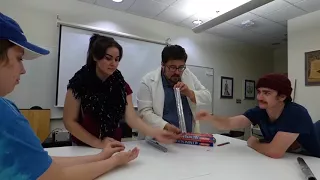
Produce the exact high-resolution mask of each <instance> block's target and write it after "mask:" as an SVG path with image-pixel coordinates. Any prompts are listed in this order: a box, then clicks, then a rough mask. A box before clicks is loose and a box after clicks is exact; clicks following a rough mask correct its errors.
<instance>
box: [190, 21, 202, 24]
mask: <svg viewBox="0 0 320 180" xmlns="http://www.w3.org/2000/svg"><path fill="white" fill-rule="evenodd" d="M192 23H193V24H196V25H199V24H201V23H202V21H201V20H194V21H192Z"/></svg>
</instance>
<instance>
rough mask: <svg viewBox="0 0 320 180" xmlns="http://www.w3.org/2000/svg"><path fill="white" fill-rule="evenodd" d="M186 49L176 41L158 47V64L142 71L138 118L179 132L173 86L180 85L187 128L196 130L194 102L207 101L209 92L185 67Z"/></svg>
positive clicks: (195, 103)
mask: <svg viewBox="0 0 320 180" xmlns="http://www.w3.org/2000/svg"><path fill="white" fill-rule="evenodd" d="M187 57H188V56H187V53H186V52H185V49H184V48H183V47H181V46H179V45H168V46H166V47H165V48H164V49H163V51H162V63H161V67H160V68H158V69H156V70H154V71H152V72H149V73H148V74H146V75H145V76H144V77H143V78H142V81H141V85H140V89H139V91H138V93H137V104H138V110H139V114H140V116H141V117H142V119H143V120H144V121H145V122H147V123H148V124H150V125H152V126H153V127H159V128H161V129H166V130H168V131H171V132H175V133H180V132H181V131H180V129H179V117H178V112H177V106H176V99H175V95H174V88H176V87H177V88H180V93H181V100H182V105H183V114H184V118H185V123H186V130H187V132H199V126H198V124H197V123H196V122H197V121H195V115H196V107H197V105H203V104H209V103H211V94H210V92H209V91H208V89H206V88H205V87H204V86H203V85H202V84H201V82H200V81H199V80H198V79H197V77H196V76H195V75H194V74H193V73H192V72H191V71H190V70H189V69H188V68H186V61H187Z"/></svg>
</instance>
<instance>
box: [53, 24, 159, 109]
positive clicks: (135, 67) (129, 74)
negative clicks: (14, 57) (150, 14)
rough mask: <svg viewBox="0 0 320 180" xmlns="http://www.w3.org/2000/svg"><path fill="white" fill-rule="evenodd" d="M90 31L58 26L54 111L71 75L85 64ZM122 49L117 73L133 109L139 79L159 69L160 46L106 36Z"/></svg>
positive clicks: (62, 101) (61, 101)
mask: <svg viewBox="0 0 320 180" xmlns="http://www.w3.org/2000/svg"><path fill="white" fill-rule="evenodd" d="M93 33H97V32H93V31H89V30H84V29H78V28H73V27H68V26H64V25H61V26H60V46H59V61H58V62H59V64H58V76H57V92H56V104H55V106H57V107H63V106H64V100H65V95H66V92H67V85H68V82H69V80H70V79H71V78H72V77H73V75H74V74H75V73H76V72H77V71H78V70H79V69H81V67H82V66H83V65H85V64H86V57H87V49H88V46H89V40H90V37H91V36H92V34H93ZM99 34H101V35H105V36H109V37H113V38H114V39H115V40H116V41H117V42H118V43H119V44H120V45H121V46H122V47H123V58H122V59H121V61H120V63H119V67H118V69H119V70H120V71H121V73H122V75H123V76H124V79H125V81H126V82H127V83H128V84H129V85H130V87H131V88H132V90H133V94H132V100H133V104H134V106H137V100H136V93H137V91H138V90H139V86H140V81H141V79H142V77H143V76H144V75H145V74H147V73H148V72H150V71H152V70H154V69H157V68H158V67H159V66H160V65H161V52H162V50H163V48H164V46H165V45H164V44H156V43H151V42H146V41H141V40H136V39H130V38H126V37H120V36H115V35H110V34H103V33H99Z"/></svg>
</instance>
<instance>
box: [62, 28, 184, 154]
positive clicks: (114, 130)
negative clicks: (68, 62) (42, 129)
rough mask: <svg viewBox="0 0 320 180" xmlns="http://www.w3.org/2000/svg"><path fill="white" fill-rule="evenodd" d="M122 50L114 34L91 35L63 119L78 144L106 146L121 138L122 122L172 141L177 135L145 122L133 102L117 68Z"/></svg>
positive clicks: (67, 97) (70, 83) (71, 83)
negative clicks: (107, 35) (137, 112)
mask: <svg viewBox="0 0 320 180" xmlns="http://www.w3.org/2000/svg"><path fill="white" fill-rule="evenodd" d="M122 54H123V50H122V47H121V46H120V44H118V43H117V42H116V41H115V40H114V39H113V38H111V37H105V36H101V35H98V34H94V35H93V36H92V37H91V38H90V44H89V48H88V52H87V63H86V65H84V66H83V67H82V68H81V69H80V70H79V71H78V72H76V73H75V75H74V76H73V77H72V78H71V79H70V81H69V84H68V87H67V88H68V91H67V94H66V100H65V105H64V115H63V121H64V124H65V126H66V128H67V130H68V131H69V132H70V133H71V134H72V141H73V143H75V144H77V145H88V146H92V147H96V148H103V147H105V146H106V145H107V144H108V143H110V142H118V143H119V145H122V144H121V143H120V142H119V141H121V137H122V132H121V128H120V125H119V122H120V121H121V120H122V119H125V120H126V121H127V123H128V124H129V126H131V127H132V128H135V129H138V130H139V131H141V132H142V133H144V134H146V135H148V136H151V137H154V138H156V139H157V140H158V141H160V142H163V143H172V142H174V141H175V139H177V138H178V135H176V134H173V133H170V132H168V131H165V130H161V129H154V128H152V127H150V126H148V125H147V124H145V123H144V122H143V121H142V120H141V119H140V118H139V117H138V116H137V114H136V112H135V110H134V108H133V104H132V90H131V88H130V86H129V85H128V84H127V83H126V81H125V80H124V78H123V76H122V74H121V72H120V71H119V70H118V69H117V68H118V65H119V62H120V60H121V58H122Z"/></svg>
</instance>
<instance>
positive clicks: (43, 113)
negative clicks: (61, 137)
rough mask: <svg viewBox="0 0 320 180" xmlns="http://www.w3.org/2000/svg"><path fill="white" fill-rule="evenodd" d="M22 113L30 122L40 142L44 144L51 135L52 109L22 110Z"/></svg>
mask: <svg viewBox="0 0 320 180" xmlns="http://www.w3.org/2000/svg"><path fill="white" fill-rule="evenodd" d="M20 112H21V113H22V114H23V115H24V117H25V118H26V119H27V120H28V121H29V123H30V125H31V127H32V129H33V131H34V132H35V134H36V135H37V136H38V138H39V139H40V141H41V142H43V141H44V140H45V139H46V138H47V137H48V135H49V134H50V116H51V111H50V109H41V110H31V109H20Z"/></svg>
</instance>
